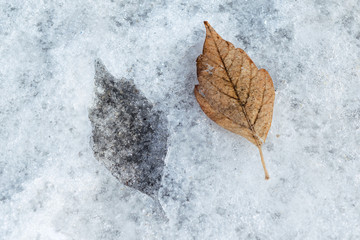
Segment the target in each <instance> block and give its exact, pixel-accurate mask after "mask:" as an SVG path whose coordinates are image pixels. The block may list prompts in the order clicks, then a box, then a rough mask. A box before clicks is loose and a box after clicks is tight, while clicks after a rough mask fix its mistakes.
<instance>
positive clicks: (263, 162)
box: [258, 145, 270, 180]
mask: <svg viewBox="0 0 360 240" xmlns="http://www.w3.org/2000/svg"><path fill="white" fill-rule="evenodd" d="M258 149H259V152H260V157H261V163H262V165H263V168H264V172H265V180H269V178H270V177H269V173H268V171H267V170H266V166H265V161H264V155H263V153H262V150H261V145H260V146H258Z"/></svg>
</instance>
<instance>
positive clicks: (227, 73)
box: [207, 26, 265, 146]
mask: <svg viewBox="0 0 360 240" xmlns="http://www.w3.org/2000/svg"><path fill="white" fill-rule="evenodd" d="M207 28H208V29H209V31H210V34H211V38H212V40H213V41H214V44H215V47H216V51H217V52H218V54H219V58H220V60H221V62H222V64H223V66H224V70H225V72H226V75H227V77H228V78H229V80H230V83H231V86H232V87H233V89H234V92H235V95H236V97H237V102H238V104H239V105H240V107H241V110H242V112H243V113H244V116H245V118H246V121H247V123H248V125H249V128H250V130H251V132H252V134H253V137H254V139H255V142H256V143H257V146H261V145H262V142H261V141H259V137H258V134H257V133H256V131H255V129H254V127H253V125H252V124H251V122H250V119H249V117H248V116H247V113H246V109H245V106H244V105H243V104H241V102H240V96H239V94H238V92H237V91H236V88H235V85H234V83H233V80H232V78H231V77H230V75H229V72H228V69H227V67H226V65H225V62H224V60H223V59H222V57H221V54H220V51H219V47H218V45H217V44H216V41H215V38H214V37H213V34H212V30H211V29H210V28H209V26H207ZM224 41H225V42H226V44H227V45H229V44H228V42H227V41H226V40H224ZM243 61H244V60H243ZM241 65H242V64H241ZM241 72H242V69H240V75H241ZM239 81H241V80H239ZM264 90H265V89H264ZM249 97H250V94H249V95H248V96H247V99H248V98H249ZM247 99H246V100H247Z"/></svg>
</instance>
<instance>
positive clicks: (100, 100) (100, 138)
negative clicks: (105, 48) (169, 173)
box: [89, 60, 168, 199]
mask: <svg viewBox="0 0 360 240" xmlns="http://www.w3.org/2000/svg"><path fill="white" fill-rule="evenodd" d="M95 86H96V100H95V103H94V106H93V107H92V108H91V111H90V113H89V118H90V120H91V124H92V129H93V131H92V138H91V139H92V149H93V151H94V154H95V157H96V158H97V159H98V160H99V161H101V162H103V163H104V164H105V166H106V167H107V168H108V169H109V170H110V171H111V173H112V174H113V175H114V176H115V177H116V178H118V179H119V180H120V181H121V182H122V183H124V184H125V185H126V186H129V187H132V188H135V189H137V190H139V191H141V192H143V193H145V194H148V195H149V196H150V197H152V198H156V199H157V198H158V191H159V188H160V186H161V177H162V173H163V169H164V158H165V155H166V151H167V146H166V143H167V136H168V134H167V122H166V119H165V118H164V117H163V114H162V112H160V111H156V110H155V109H154V107H153V105H152V104H151V103H149V101H148V100H147V99H146V98H145V97H144V96H143V95H142V93H141V92H140V91H139V90H138V89H137V88H136V86H135V85H134V84H133V83H132V81H129V80H126V79H120V80H119V79H115V78H114V77H113V76H112V75H111V74H110V73H109V72H108V71H107V69H106V68H105V66H104V65H103V63H102V62H101V61H100V60H96V62H95Z"/></svg>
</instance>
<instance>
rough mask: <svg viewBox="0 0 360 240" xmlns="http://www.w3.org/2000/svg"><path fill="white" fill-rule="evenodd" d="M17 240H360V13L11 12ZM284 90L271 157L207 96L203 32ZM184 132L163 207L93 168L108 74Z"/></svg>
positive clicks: (288, 8) (4, 124) (4, 152)
mask: <svg viewBox="0 0 360 240" xmlns="http://www.w3.org/2000/svg"><path fill="white" fill-rule="evenodd" d="M0 12H1V14H0V54H1V55H0V56H1V58H0V66H1V68H0V91H1V98H0V145H1V148H0V238H1V239H276V240H277V239H359V238H360V210H359V209H360V201H359V200H360V157H359V156H360V150H359V149H360V148H359V142H360V130H359V129H360V95H359V89H360V81H359V77H360V74H359V71H360V62H359V59H360V30H359V29H360V14H359V13H360V2H359V1H357V0H352V1H322V0H317V1H309V0H304V1H288V2H285V1H271V0H270V1H265V0H263V1H260V0H254V1H227V0H225V1H224V0H222V1H220V0H214V1H202V0H201V1H196V2H193V3H189V1H184V0H173V1H165V0H162V1H141V0H138V1H116V0H114V1H111V0H104V1H85V0H73V1H67V0H61V1H47V0H43V1H38V0H28V1H20V0H11V1H10V0H0ZM204 20H207V21H209V23H210V24H211V25H212V26H213V27H214V28H215V29H216V31H217V32H218V33H219V34H220V35H221V36H222V37H223V38H224V39H226V40H229V41H231V42H233V43H234V45H235V46H236V47H241V48H243V49H244V50H245V51H246V52H247V53H248V55H249V56H250V57H251V58H252V60H253V61H254V62H255V63H256V64H257V66H258V67H261V68H266V69H267V70H268V72H269V73H270V75H271V76H272V79H273V81H274V85H275V88H276V99H275V109H274V118H273V123H272V127H271V129H270V132H269V134H268V137H267V142H266V144H265V145H264V147H263V152H264V156H265V161H266V163H267V167H268V169H269V173H270V177H271V179H270V180H269V181H264V179H263V172H262V171H263V170H262V167H261V163H260V158H259V156H258V152H257V149H256V147H254V146H252V145H251V144H250V143H248V142H247V141H246V140H245V139H243V138H241V137H240V136H236V135H234V134H232V133H230V132H227V131H226V130H224V129H222V128H221V127H219V126H217V125H216V124H214V123H213V122H211V120H209V119H208V118H207V117H206V116H205V114H204V113H202V111H201V109H200V107H199V106H198V104H197V102H196V100H195V98H194V96H193V86H194V85H195V84H196V82H197V80H196V69H195V59H196V57H197V56H198V55H199V54H200V53H201V50H202V44H203V41H204V37H205V31H204V26H203V23H202V22H203V21H204ZM96 58H101V59H103V61H104V63H105V65H106V66H107V68H108V69H109V71H110V72H111V73H112V74H113V75H114V76H115V77H116V78H121V77H124V78H126V79H134V83H135V85H136V86H137V88H139V89H140V90H141V91H142V92H143V93H144V95H145V96H146V98H148V99H149V101H151V102H152V103H154V104H155V105H156V106H157V107H158V108H159V109H160V110H162V111H163V112H164V113H165V115H166V117H167V119H168V128H169V141H168V153H167V156H166V159H165V167H164V177H163V179H162V187H161V188H160V196H159V198H160V202H161V204H162V205H163V207H164V210H165V212H166V214H167V217H168V218H169V221H168V222H167V223H164V222H163V221H158V220H157V219H156V217H155V214H154V213H153V212H152V205H153V201H152V199H151V198H149V197H147V196H146V195H145V194H142V193H140V192H138V191H136V190H133V189H131V188H128V187H125V186H124V185H123V184H121V183H120V182H118V181H117V179H115V178H114V177H113V176H111V174H110V172H109V171H108V170H107V169H106V168H105V167H104V166H102V165H101V164H99V162H98V161H96V159H95V158H94V156H93V152H92V149H91V146H90V143H89V139H90V136H91V124H90V120H89V119H88V113H89V108H90V107H91V104H92V102H93V97H94V93H93V92H94V81H93V76H94V71H95V69H94V66H93V61H94V59H96Z"/></svg>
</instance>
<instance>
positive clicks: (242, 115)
mask: <svg viewBox="0 0 360 240" xmlns="http://www.w3.org/2000/svg"><path fill="white" fill-rule="evenodd" d="M204 24H205V28H206V39H205V43H204V48H203V53H202V54H201V55H200V56H199V57H198V58H197V60H196V65H197V77H198V80H199V85H196V86H195V89H194V92H195V96H196V99H197V101H198V102H199V104H200V106H201V109H202V110H203V111H204V113H205V114H206V115H207V116H208V117H209V118H210V119H211V120H213V121H214V122H216V123H217V124H219V125H220V126H222V127H223V128H225V129H227V130H229V131H231V132H233V133H236V134H239V135H241V136H243V137H245V138H246V139H247V140H249V141H250V142H252V143H253V144H254V145H255V146H257V147H258V149H259V152H260V156H261V163H262V165H263V167H264V171H265V179H269V174H268V172H267V170H266V166H265V162H264V157H263V153H262V150H261V146H262V144H263V143H264V142H265V140H266V136H267V134H268V132H269V129H270V126H271V120H272V114H273V106H274V99H275V90H274V85H273V82H272V80H271V77H270V75H269V73H268V72H267V71H266V70H265V69H258V68H257V67H256V66H255V64H254V63H253V61H252V60H251V59H250V57H249V56H248V55H247V54H246V53H245V52H244V50H242V49H240V48H235V47H234V45H233V44H232V43H230V42H228V41H226V40H224V39H222V38H221V37H220V36H219V34H217V33H216V32H215V30H214V29H213V28H212V27H211V26H210V24H209V23H208V22H206V21H205V22H204Z"/></svg>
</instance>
